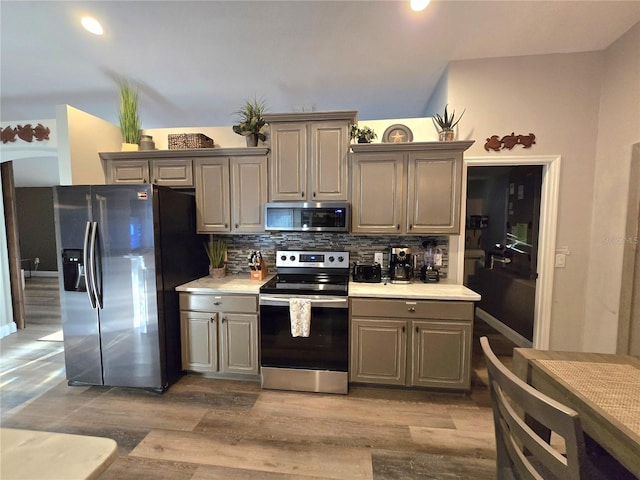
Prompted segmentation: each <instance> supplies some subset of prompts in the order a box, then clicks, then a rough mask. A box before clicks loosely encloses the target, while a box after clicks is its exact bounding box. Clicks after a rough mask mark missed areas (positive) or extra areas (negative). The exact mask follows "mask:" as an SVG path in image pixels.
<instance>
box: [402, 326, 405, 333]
mask: <svg viewBox="0 0 640 480" xmlns="http://www.w3.org/2000/svg"><path fill="white" fill-rule="evenodd" d="M405 330H406V327H405V326H404V325H403V326H402V333H404V332H405Z"/></svg>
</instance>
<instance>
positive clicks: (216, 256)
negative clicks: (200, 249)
mask: <svg viewBox="0 0 640 480" xmlns="http://www.w3.org/2000/svg"><path fill="white" fill-rule="evenodd" d="M204 249H205V251H206V252H207V257H209V275H210V276H211V277H213V278H222V277H224V276H225V275H226V269H225V258H226V256H227V243H226V242H225V241H224V240H218V239H214V238H213V235H209V240H208V241H207V242H206V243H205V244H204Z"/></svg>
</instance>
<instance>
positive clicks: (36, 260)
mask: <svg viewBox="0 0 640 480" xmlns="http://www.w3.org/2000/svg"><path fill="white" fill-rule="evenodd" d="M33 263H35V264H36V265H38V264H39V263H40V257H36V258H34V259H33Z"/></svg>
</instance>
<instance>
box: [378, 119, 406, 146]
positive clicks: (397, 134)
mask: <svg viewBox="0 0 640 480" xmlns="http://www.w3.org/2000/svg"><path fill="white" fill-rule="evenodd" d="M382 141H383V143H404V142H412V141H413V133H412V132H411V130H410V129H409V127H407V126H406V125H401V124H399V123H397V124H395V125H391V126H390V127H388V128H387V129H386V130H385V131H384V134H383V135H382Z"/></svg>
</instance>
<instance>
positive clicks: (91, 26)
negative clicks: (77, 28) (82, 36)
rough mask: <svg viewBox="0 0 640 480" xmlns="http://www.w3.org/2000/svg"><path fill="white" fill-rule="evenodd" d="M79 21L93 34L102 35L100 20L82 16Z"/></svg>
mask: <svg viewBox="0 0 640 480" xmlns="http://www.w3.org/2000/svg"><path fill="white" fill-rule="evenodd" d="M81 22H82V26H83V27H84V29H85V30H86V31H88V32H91V33H93V34H94V35H102V34H103V33H104V30H103V29H102V25H100V22H99V21H98V20H96V19H95V18H93V17H82V21H81Z"/></svg>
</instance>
